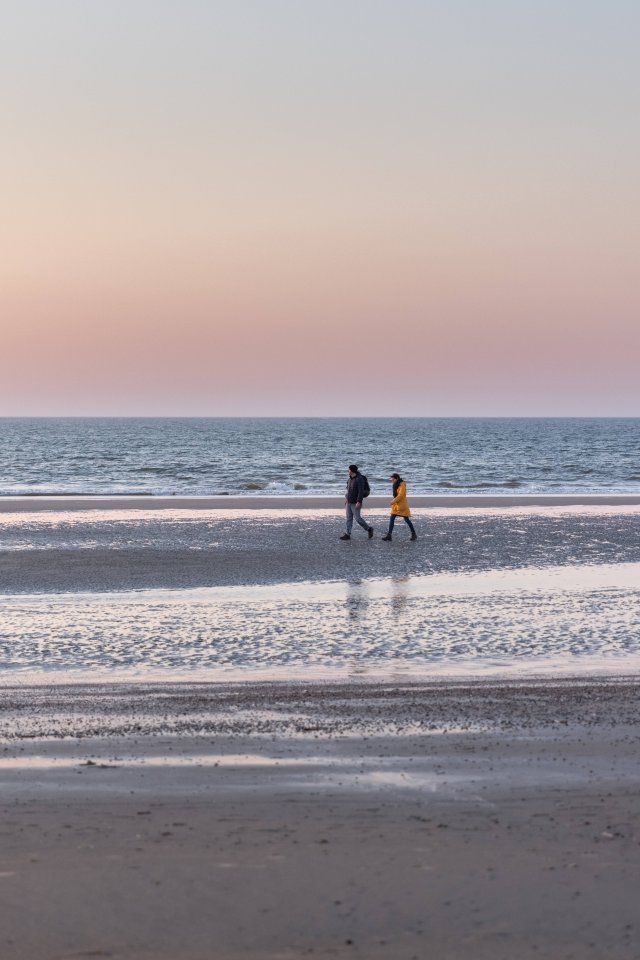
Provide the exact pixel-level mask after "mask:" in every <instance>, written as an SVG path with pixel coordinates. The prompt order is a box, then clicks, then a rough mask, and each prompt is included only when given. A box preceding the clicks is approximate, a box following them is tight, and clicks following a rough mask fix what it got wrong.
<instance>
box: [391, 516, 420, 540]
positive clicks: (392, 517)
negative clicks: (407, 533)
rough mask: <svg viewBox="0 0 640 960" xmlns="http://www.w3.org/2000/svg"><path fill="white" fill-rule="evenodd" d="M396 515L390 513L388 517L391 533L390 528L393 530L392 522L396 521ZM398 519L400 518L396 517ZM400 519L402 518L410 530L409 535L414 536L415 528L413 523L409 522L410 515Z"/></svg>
mask: <svg viewBox="0 0 640 960" xmlns="http://www.w3.org/2000/svg"><path fill="white" fill-rule="evenodd" d="M396 516H397V514H395V513H392V514H391V516H390V517H389V533H391V532H392V530H393V525H394V523H395V522H396ZM398 519H400V518H398ZM402 519H403V520H404V522H405V523H406V525H407V526H408V527H409V530H411V536H412V537H415V535H416V529H415V527H414V525H413V524H412V523H411V518H410V517H403V518H402Z"/></svg>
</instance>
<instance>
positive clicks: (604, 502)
mask: <svg viewBox="0 0 640 960" xmlns="http://www.w3.org/2000/svg"><path fill="white" fill-rule="evenodd" d="M410 501H411V505H412V506H413V507H423V508H428V507H433V508H447V509H451V508H460V509H467V508H471V507H478V508H481V509H485V510H486V509H492V510H495V509H496V508H502V507H570V506H611V507H615V506H639V505H640V495H638V494H624V493H610V494H592V493H578V494H518V495H515V494H513V495H512V494H504V495H500V496H491V495H481V496H446V495H445V496H442V495H438V494H434V495H429V496H412V497H410ZM389 502H390V496H389V497H381V496H373V495H372V496H370V497H369V498H368V499H367V502H366V506H367V507H369V508H370V509H371V508H386V507H388V505H389ZM343 506H344V497H342V496H336V497H318V496H298V497H271V496H262V497H255V496H242V497H226V496H224V497H223V496H219V497H155V496H137V497H128V496H119V497H114V496H111V497H92V496H83V497H73V496H69V497H67V496H57V497H48V496H33V497H0V514H1V513H35V512H39V511H46V510H56V511H58V510H74V511H78V510H119V511H120V510H232V511H236V512H239V511H240V512H241V511H245V510H339V509H341V508H342V507H343Z"/></svg>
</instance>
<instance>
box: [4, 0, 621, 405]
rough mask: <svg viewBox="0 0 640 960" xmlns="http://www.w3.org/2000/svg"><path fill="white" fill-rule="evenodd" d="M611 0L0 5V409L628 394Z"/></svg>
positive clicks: (50, 0) (65, 0)
mask: <svg viewBox="0 0 640 960" xmlns="http://www.w3.org/2000/svg"><path fill="white" fill-rule="evenodd" d="M639 45H640V4H638V3H637V0H607V2H606V3H605V2H603V0H597V2H596V0H573V2H568V0H442V2H440V0H234V2H233V3H229V2H228V0H224V2H217V0H20V2H17V0H0V129H1V130H2V134H1V136H2V144H1V149H0V201H1V215H0V242H1V245H2V249H1V250H0V325H1V334H2V340H1V343H2V349H1V350H0V415H6V416H22V415H160V416H162V415H211V416H216V415H220V416H222V415H224V416H228V415H236V414H237V415H256V416H258V415H297V414H300V415H353V416H358V415H371V416H373V415H396V416H400V415H407V416H430V415H433V416H447V415H451V416H465V415H469V416H471V415H487V416H494V415H495V416H511V415H531V416H535V415H603V416H606V415H630V416H633V415H640V374H639V372H638V366H639V358H640V262H639V261H640V255H639V252H640V120H639V118H640V58H639V57H638V49H639Z"/></svg>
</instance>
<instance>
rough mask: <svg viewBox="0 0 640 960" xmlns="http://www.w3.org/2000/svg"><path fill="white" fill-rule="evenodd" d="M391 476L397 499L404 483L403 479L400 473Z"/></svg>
mask: <svg viewBox="0 0 640 960" xmlns="http://www.w3.org/2000/svg"><path fill="white" fill-rule="evenodd" d="M391 476H392V477H393V495H394V497H397V496H398V490H399V489H400V484H401V483H402V477H401V476H400V474H399V473H392V474H391Z"/></svg>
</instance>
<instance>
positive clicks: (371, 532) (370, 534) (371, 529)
mask: <svg viewBox="0 0 640 960" xmlns="http://www.w3.org/2000/svg"><path fill="white" fill-rule="evenodd" d="M367 533H368V534H369V540H371V537H372V536H373V527H369V529H368V530H367Z"/></svg>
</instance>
